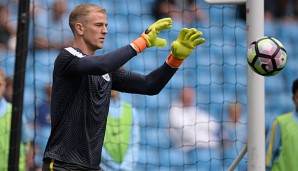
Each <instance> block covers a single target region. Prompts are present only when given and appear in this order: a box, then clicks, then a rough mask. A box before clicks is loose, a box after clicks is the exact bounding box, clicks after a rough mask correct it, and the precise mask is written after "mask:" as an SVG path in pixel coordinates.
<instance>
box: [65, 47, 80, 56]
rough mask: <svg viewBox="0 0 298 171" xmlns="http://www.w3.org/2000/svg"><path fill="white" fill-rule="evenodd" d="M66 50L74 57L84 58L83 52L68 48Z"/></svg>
mask: <svg viewBox="0 0 298 171" xmlns="http://www.w3.org/2000/svg"><path fill="white" fill-rule="evenodd" d="M65 50H67V51H68V52H69V53H71V54H72V55H73V56H76V57H79V58H83V57H84V56H85V55H83V54H82V53H81V52H78V51H77V50H75V49H74V48H72V47H68V48H65Z"/></svg>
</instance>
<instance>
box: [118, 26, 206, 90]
mask: <svg viewBox="0 0 298 171" xmlns="http://www.w3.org/2000/svg"><path fill="white" fill-rule="evenodd" d="M201 36H202V32H200V31H198V30H196V29H194V28H191V29H188V28H183V29H182V30H181V31H180V34H179V36H178V38H177V40H175V41H174V42H173V43H172V44H171V53H170V54H169V56H168V58H167V60H166V62H165V63H164V64H163V65H162V66H161V67H159V68H157V69H155V70H154V71H152V72H151V73H150V74H148V75H146V76H144V75H141V74H137V73H133V72H127V71H124V70H118V71H116V72H115V73H114V74H113V76H112V79H113V84H112V88H113V89H114V90H118V91H122V92H127V93H137V94H147V95H155V94H158V93H159V92H160V91H161V90H162V89H163V88H164V87H165V85H166V84H167V83H168V81H169V80H170V79H171V78H172V77H173V75H174V74H175V72H176V71H177V69H178V67H179V66H180V65H181V64H182V62H183V61H184V60H185V59H186V58H187V57H188V56H189V55H190V54H191V53H192V51H193V50H194V49H195V47H197V46H198V45H200V44H202V43H204V42H205V39H204V38H201Z"/></svg>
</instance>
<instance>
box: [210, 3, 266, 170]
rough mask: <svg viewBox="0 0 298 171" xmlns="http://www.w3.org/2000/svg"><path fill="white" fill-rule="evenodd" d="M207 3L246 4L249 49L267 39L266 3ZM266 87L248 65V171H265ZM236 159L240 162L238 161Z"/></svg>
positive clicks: (262, 79) (262, 78)
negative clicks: (262, 37)
mask: <svg viewBox="0 0 298 171" xmlns="http://www.w3.org/2000/svg"><path fill="white" fill-rule="evenodd" d="M205 2H206V3H209V4H241V3H246V26H247V39H246V40H247V45H248V44H249V43H250V42H253V41H254V40H256V39H257V38H258V37H261V36H263V35H264V0H248V1H246V0H205ZM264 85H265V81H264V77H263V76H260V75H258V74H256V73H254V72H253V71H252V70H251V69H250V67H249V66H248V65H247V106H248V108H247V111H248V115H247V117H248V118H247V119H248V137H247V154H248V171H255V170H259V171H263V170H265V90H264ZM245 148H246V147H245ZM236 159H237V160H236V161H238V162H239V158H236ZM234 163H235V162H234ZM234 163H233V164H234Z"/></svg>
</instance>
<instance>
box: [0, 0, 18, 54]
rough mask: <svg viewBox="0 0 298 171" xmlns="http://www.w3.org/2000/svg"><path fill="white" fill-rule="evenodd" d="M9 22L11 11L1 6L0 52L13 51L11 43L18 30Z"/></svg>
mask: <svg viewBox="0 0 298 171" xmlns="http://www.w3.org/2000/svg"><path fill="white" fill-rule="evenodd" d="M8 21H9V9H8V8H7V7H6V6H5V5H2V4H0V52H1V51H3V50H6V49H12V46H10V41H12V38H13V36H14V35H15V34H16V30H15V29H14V27H13V26H12V25H11V23H10V22H8Z"/></svg>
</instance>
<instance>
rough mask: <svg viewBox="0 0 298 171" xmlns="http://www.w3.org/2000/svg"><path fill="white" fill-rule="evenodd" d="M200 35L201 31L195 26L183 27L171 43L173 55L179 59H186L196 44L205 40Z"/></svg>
mask: <svg viewBox="0 0 298 171" xmlns="http://www.w3.org/2000/svg"><path fill="white" fill-rule="evenodd" d="M202 35H203V33H202V32H200V31H198V30H197V29H195V28H191V29H188V28H183V29H182V30H181V31H180V34H179V36H178V39H177V40H175V41H174V42H173V43H172V44H171V50H172V54H173V57H175V58H176V59H179V60H184V59H186V58H187V57H188V56H189V55H190V54H191V53H192V51H193V50H194V48H195V47H196V46H198V45H200V44H202V43H204V42H205V39H204V38H201V36H202Z"/></svg>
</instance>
